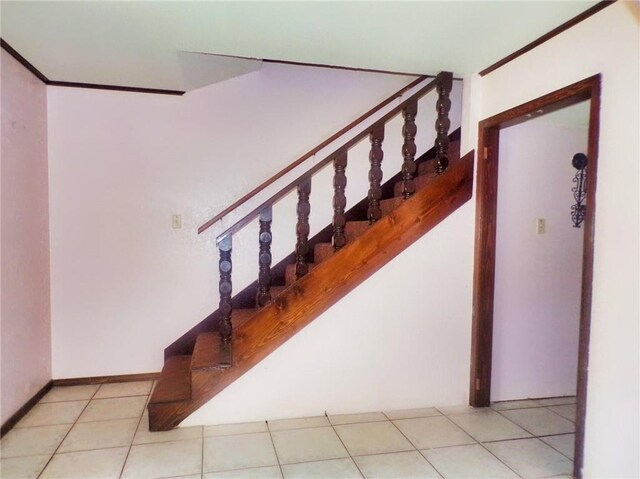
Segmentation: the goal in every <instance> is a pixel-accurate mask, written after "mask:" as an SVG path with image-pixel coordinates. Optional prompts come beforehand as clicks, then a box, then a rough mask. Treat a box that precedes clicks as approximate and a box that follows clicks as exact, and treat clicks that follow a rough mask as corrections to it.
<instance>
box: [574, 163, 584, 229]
mask: <svg viewBox="0 0 640 479" xmlns="http://www.w3.org/2000/svg"><path fill="white" fill-rule="evenodd" d="M571 164H572V165H573V167H574V168H575V169H576V170H578V171H576V174H575V176H574V177H573V182H574V183H575V184H576V185H575V186H574V187H573V188H571V191H572V192H573V198H574V199H575V200H576V204H575V205H572V206H571V220H572V221H573V227H574V228H580V225H581V224H582V222H583V221H584V215H585V213H586V210H587V206H586V205H585V204H584V202H585V199H586V196H587V189H586V187H587V155H585V154H584V153H576V154H575V155H573V160H571Z"/></svg>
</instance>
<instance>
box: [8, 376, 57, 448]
mask: <svg viewBox="0 0 640 479" xmlns="http://www.w3.org/2000/svg"><path fill="white" fill-rule="evenodd" d="M52 387H53V381H51V380H50V381H49V382H48V383H47V384H45V385H44V386H43V387H42V389H40V390H39V391H38V392H37V393H35V394H34V395H33V397H31V399H29V400H28V401H27V402H26V403H24V406H22V407H21V408H20V409H18V410H17V411H16V412H15V414H13V415H12V416H11V417H10V418H9V419H7V420H6V421H5V422H4V424H3V425H2V427H1V428H0V437H3V436H4V435H5V434H6V433H8V432H9V431H10V430H11V429H12V428H13V426H15V425H16V424H17V423H18V421H20V419H22V418H23V417H25V416H26V415H27V413H28V412H29V411H31V408H33V406H35V405H36V404H38V401H40V399H42V398H43V397H44V395H45V394H47V393H48V392H49V391H50V390H51V388H52Z"/></svg>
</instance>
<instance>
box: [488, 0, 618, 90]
mask: <svg viewBox="0 0 640 479" xmlns="http://www.w3.org/2000/svg"><path fill="white" fill-rule="evenodd" d="M615 1H616V0H602V1H600V2H598V3H596V4H595V5H593V6H592V7H591V8H589V9H587V10H585V11H584V12H582V13H580V14H579V15H576V16H575V17H573V18H572V19H570V20H568V21H566V22H564V23H563V24H562V25H560V26H559V27H556V28H554V29H553V30H551V31H550V32H548V33H545V34H544V35H542V36H541V37H540V38H537V39H536V40H534V41H532V42H531V43H529V44H527V45H525V46H524V47H522V48H521V49H519V50H516V51H515V52H513V53H512V54H511V55H508V56H506V57H504V58H503V59H502V60H500V61H497V62H496V63H494V64H493V65H491V66H489V67H487V68H485V69H484V70H482V71H481V72H480V76H482V77H483V76H485V75H488V74H489V73H491V72H492V71H494V70H497V69H498V68H500V67H501V66H503V65H506V64H507V63H509V62H510V61H512V60H515V59H516V58H518V57H519V56H521V55H524V54H525V53H527V52H528V51H531V50H533V49H534V48H536V47H537V46H539V45H542V44H543V43H544V42H546V41H547V40H551V39H552V38H553V37H555V36H557V35H559V34H561V33H562V32H564V31H565V30H568V29H569V28H571V27H573V26H575V25H577V24H578V23H580V22H581V21H583V20H586V19H587V18H589V17H590V16H592V15H595V14H596V13H598V12H599V11H600V10H602V9H604V8H606V7H608V6H609V5H611V4H612V3H615Z"/></svg>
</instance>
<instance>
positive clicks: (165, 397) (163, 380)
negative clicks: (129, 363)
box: [149, 356, 191, 404]
mask: <svg viewBox="0 0 640 479" xmlns="http://www.w3.org/2000/svg"><path fill="white" fill-rule="evenodd" d="M190 366H191V356H172V357H170V358H168V359H167V360H166V361H165V363H164V367H163V368H162V372H161V373H160V379H159V380H158V384H156V387H155V389H154V390H153V394H152V395H151V400H150V401H149V404H158V403H168V402H176V401H188V400H189V399H191V374H190Z"/></svg>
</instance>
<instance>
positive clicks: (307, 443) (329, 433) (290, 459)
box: [272, 427, 349, 464]
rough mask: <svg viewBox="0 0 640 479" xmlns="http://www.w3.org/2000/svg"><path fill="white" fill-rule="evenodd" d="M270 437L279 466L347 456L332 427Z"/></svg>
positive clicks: (284, 432)
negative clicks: (278, 459)
mask: <svg viewBox="0 0 640 479" xmlns="http://www.w3.org/2000/svg"><path fill="white" fill-rule="evenodd" d="M272 436H273V442H274V444H275V447H276V452H277V453H278V458H280V463H281V464H292V463H296V462H307V461H320V460H324V459H339V458H342V457H348V456H349V454H348V453H347V450H346V449H345V448H344V446H343V445H342V442H340V439H339V438H338V436H337V434H336V433H335V431H334V430H333V428H332V427H314V428H309V429H290V430H287V431H275V432H273V433H272Z"/></svg>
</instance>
